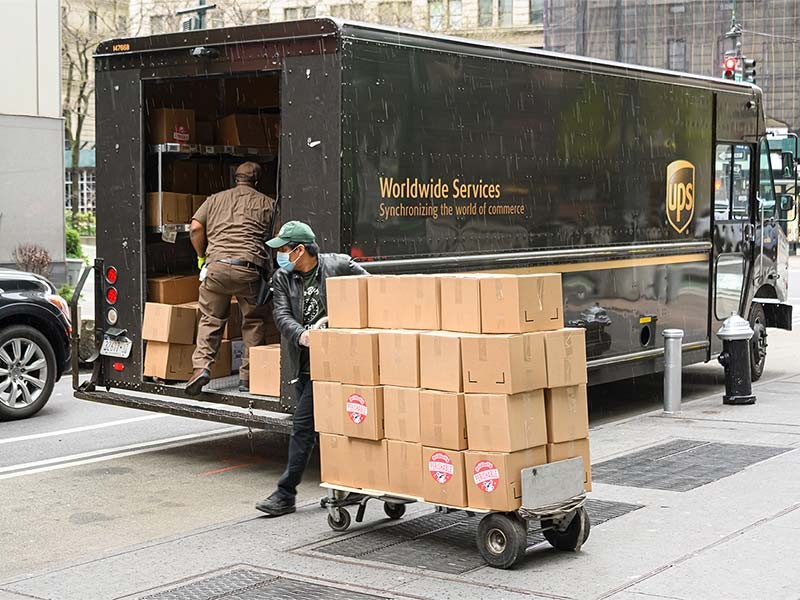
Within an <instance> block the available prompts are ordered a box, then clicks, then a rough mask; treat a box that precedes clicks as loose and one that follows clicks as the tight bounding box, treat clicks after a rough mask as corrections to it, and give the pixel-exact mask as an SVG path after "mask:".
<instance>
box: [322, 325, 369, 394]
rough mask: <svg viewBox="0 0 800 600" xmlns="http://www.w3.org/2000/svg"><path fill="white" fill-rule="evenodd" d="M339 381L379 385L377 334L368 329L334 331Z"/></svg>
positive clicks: (336, 369)
mask: <svg viewBox="0 0 800 600" xmlns="http://www.w3.org/2000/svg"><path fill="white" fill-rule="evenodd" d="M333 331H336V336H335V337H334V339H335V340H336V343H335V347H336V355H335V357H334V359H335V361H336V363H337V365H336V368H335V372H336V373H338V375H339V379H338V380H339V381H341V382H342V383H349V384H352V385H378V384H379V383H380V371H379V368H380V367H379V359H378V357H379V354H378V332H377V331H374V330H369V329H335V330H333ZM312 379H313V377H312Z"/></svg>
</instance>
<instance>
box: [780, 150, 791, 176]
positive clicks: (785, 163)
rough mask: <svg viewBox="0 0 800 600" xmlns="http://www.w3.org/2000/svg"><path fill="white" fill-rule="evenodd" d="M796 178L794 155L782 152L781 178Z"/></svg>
mask: <svg viewBox="0 0 800 600" xmlns="http://www.w3.org/2000/svg"><path fill="white" fill-rule="evenodd" d="M793 176H794V155H793V154H792V153H791V152H781V178H786V179H789V178H790V177H793Z"/></svg>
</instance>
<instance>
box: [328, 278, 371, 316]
mask: <svg viewBox="0 0 800 600" xmlns="http://www.w3.org/2000/svg"><path fill="white" fill-rule="evenodd" d="M325 285H326V298H327V301H328V327H333V328H345V329H363V328H365V327H367V323H368V320H367V276H351V277H329V278H328V279H327V280H326V281H325Z"/></svg>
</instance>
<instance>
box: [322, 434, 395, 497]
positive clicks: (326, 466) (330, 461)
mask: <svg viewBox="0 0 800 600" xmlns="http://www.w3.org/2000/svg"><path fill="white" fill-rule="evenodd" d="M319 455H320V471H321V473H320V475H321V479H322V481H324V482H325V483H332V484H335V485H344V486H348V487H356V488H366V489H371V490H381V491H387V490H388V488H389V462H388V452H387V443H386V440H380V441H373V440H361V439H358V438H348V437H346V436H343V435H332V434H329V433H321V434H320V435H319Z"/></svg>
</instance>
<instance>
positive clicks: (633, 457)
mask: <svg viewBox="0 0 800 600" xmlns="http://www.w3.org/2000/svg"><path fill="white" fill-rule="evenodd" d="M789 450H792V448H782V447H774V446H752V445H746V444H724V443H720V442H706V441H701V440H684V439H678V440H673V441H671V442H667V443H665V444H659V445H658V446H653V447H652V448H645V449H644V450H640V451H638V452H632V453H630V454H625V455H623V456H620V457H617V458H612V459H611V460H607V461H604V462H601V463H597V464H594V465H592V479H593V480H594V481H598V482H602V483H609V484H612V485H624V486H630V487H639V488H651V489H656V490H667V491H674V492H686V491H689V490H693V489H694V488H697V487H700V486H702V485H706V484H709V483H712V482H714V481H718V480H720V479H723V478H725V477H730V476H731V475H734V474H736V473H738V472H739V471H742V470H743V469H745V468H746V467H749V466H750V465H754V464H755V463H758V462H761V461H762V460H766V459H768V458H772V457H773V456H777V455H778V454H783V453H784V452H788V451H789Z"/></svg>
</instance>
